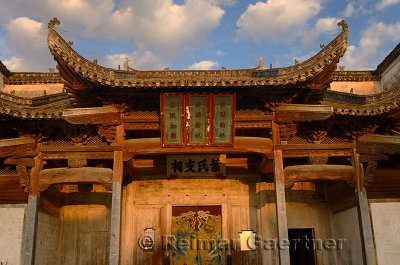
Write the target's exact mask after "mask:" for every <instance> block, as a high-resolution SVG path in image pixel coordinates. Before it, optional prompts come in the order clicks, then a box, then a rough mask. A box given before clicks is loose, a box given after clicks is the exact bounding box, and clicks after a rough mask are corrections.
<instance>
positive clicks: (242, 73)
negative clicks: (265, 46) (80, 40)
mask: <svg viewBox="0 0 400 265" xmlns="http://www.w3.org/2000/svg"><path fill="white" fill-rule="evenodd" d="M58 24H60V21H58V19H56V18H54V19H52V20H51V21H50V22H49V24H48V48H49V50H50V53H51V54H52V55H53V56H54V59H55V61H56V62H57V69H58V71H50V72H47V73H37V72H34V73H33V72H11V71H9V70H8V69H7V66H6V65H4V64H3V63H1V61H0V126H1V130H0V190H1V192H0V235H1V237H0V264H7V265H16V264H21V265H31V264H37V265H44V264H51V265H75V264H76V265H84V264H89V265H94V264H96V265H102V264H109V265H118V264H121V265H143V264H144V265H147V264H160V265H161V264H163V265H167V264H171V265H172V264H174V265H183V264H187V265H189V264H207V265H230V264H234V265H261V264H271V265H289V264H292V265H296V264H301V265H349V264H357V265H358V264H363V265H373V264H379V265H393V264H399V262H400V252H399V250H398V249H399V248H400V238H399V234H400V163H399V161H400V45H398V46H397V47H396V48H395V49H394V50H393V51H392V52H391V53H390V54H389V55H388V56H387V57H386V58H385V59H384V60H383V62H382V63H380V64H379V65H378V66H377V68H376V70H373V71H348V70H345V69H344V68H340V69H339V68H338V67H337V66H338V63H339V60H340V58H341V57H342V56H343V55H344V54H345V52H346V49H347V46H348V43H347V40H348V26H347V24H346V23H345V22H344V21H341V22H340V23H339V24H338V26H339V27H341V31H340V33H339V34H338V35H337V36H336V37H335V38H334V39H333V40H332V41H331V42H330V43H329V44H326V45H322V46H321V49H320V50H319V51H318V52H317V53H316V54H315V55H314V56H312V57H311V58H309V59H308V60H305V61H303V62H296V63H295V64H294V65H291V66H288V67H282V68H272V67H271V68H268V69H266V68H265V67H264V64H263V60H262V59H261V60H260V61H259V65H258V66H256V67H254V68H249V69H237V70H227V69H221V70H170V69H164V70H159V71H141V70H137V69H133V68H131V67H130V66H129V64H128V62H126V65H125V67H124V70H121V69H111V68H107V67H103V66H101V65H99V64H97V61H94V62H92V61H89V60H87V59H85V58H84V57H82V56H81V55H79V54H78V53H77V52H76V51H75V50H74V49H73V48H72V47H71V44H70V43H68V42H67V41H66V40H64V39H63V38H62V37H61V35H60V34H59V33H58V32H57V27H56V26H57V25H58ZM337 68H338V69H337Z"/></svg>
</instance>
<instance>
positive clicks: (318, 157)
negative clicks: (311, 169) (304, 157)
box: [308, 154, 329, 165]
mask: <svg viewBox="0 0 400 265" xmlns="http://www.w3.org/2000/svg"><path fill="white" fill-rule="evenodd" d="M328 158H329V156H328V155H327V154H310V155H308V164H311V165H323V164H326V162H328Z"/></svg>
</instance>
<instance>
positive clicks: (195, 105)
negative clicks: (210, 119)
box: [189, 96, 207, 144]
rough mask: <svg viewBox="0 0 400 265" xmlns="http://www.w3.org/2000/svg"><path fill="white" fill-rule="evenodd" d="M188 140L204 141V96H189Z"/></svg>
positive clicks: (205, 120) (205, 119)
mask: <svg viewBox="0 0 400 265" xmlns="http://www.w3.org/2000/svg"><path fill="white" fill-rule="evenodd" d="M189 101H190V123H189V124H190V142H191V143H204V144H205V143H206V127H207V124H206V122H207V99H206V97H205V96H191V97H190V100H189Z"/></svg>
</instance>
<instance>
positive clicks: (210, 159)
mask: <svg viewBox="0 0 400 265" xmlns="http://www.w3.org/2000/svg"><path fill="white" fill-rule="evenodd" d="M167 176H168V177H181V176H182V177H191V176H196V177H215V176H221V177H222V176H226V155H168V156H167Z"/></svg>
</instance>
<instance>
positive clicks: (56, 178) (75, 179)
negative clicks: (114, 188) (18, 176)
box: [39, 151, 121, 191]
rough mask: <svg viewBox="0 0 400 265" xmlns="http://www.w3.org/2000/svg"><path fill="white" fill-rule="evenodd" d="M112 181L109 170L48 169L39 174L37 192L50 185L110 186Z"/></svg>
mask: <svg viewBox="0 0 400 265" xmlns="http://www.w3.org/2000/svg"><path fill="white" fill-rule="evenodd" d="M118 152H121V151H118ZM112 179H113V172H112V170H111V169H109V168H100V167H81V168H50V169H44V170H42V171H41V172H40V181H39V190H40V191H44V190H46V189H47V188H48V187H49V186H50V185H51V184H59V183H98V184H111V182H112Z"/></svg>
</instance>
